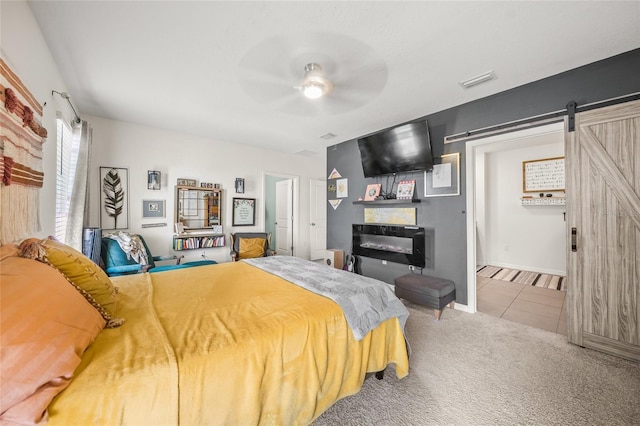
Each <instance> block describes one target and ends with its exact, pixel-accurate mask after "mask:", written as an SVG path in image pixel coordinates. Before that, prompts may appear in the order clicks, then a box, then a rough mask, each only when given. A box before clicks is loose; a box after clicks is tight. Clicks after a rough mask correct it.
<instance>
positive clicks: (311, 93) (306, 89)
mask: <svg viewBox="0 0 640 426" xmlns="http://www.w3.org/2000/svg"><path fill="white" fill-rule="evenodd" d="M324 92H325V86H324V84H322V83H320V82H317V81H305V82H304V83H303V84H302V94H303V95H304V96H305V97H306V98H307V99H318V98H320V97H322V95H324Z"/></svg>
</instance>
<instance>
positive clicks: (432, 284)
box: [394, 274, 456, 320]
mask: <svg viewBox="0 0 640 426" xmlns="http://www.w3.org/2000/svg"><path fill="white" fill-rule="evenodd" d="M394 283H395V286H396V296H398V297H400V298H402V299H405V300H408V301H409V302H413V303H416V304H418V305H424V306H428V307H430V308H433V309H434V310H435V312H434V315H435V317H436V320H440V314H441V313H442V308H444V307H445V306H446V305H447V304H448V305H449V307H450V308H452V309H453V305H454V304H455V299H456V286H455V284H454V283H453V281H451V280H447V279H444V278H437V277H430V276H428V275H418V274H406V275H403V276H401V277H398V278H396V279H395V280H394Z"/></svg>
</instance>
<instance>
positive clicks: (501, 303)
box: [477, 277, 567, 335]
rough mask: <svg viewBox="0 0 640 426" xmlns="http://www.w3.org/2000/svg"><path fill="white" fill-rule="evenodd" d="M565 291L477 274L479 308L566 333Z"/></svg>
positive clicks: (537, 326)
mask: <svg viewBox="0 0 640 426" xmlns="http://www.w3.org/2000/svg"><path fill="white" fill-rule="evenodd" d="M566 294H567V293H566V292H564V291H558V290H550V289H547V288H540V287H532V286H530V285H526V284H518V283H512V282H508V281H502V280H495V279H491V278H487V277H477V300H478V311H480V312H484V313H485V314H489V315H493V316H495V317H498V318H504V319H506V320H509V321H513V322H518V323H521V324H527V325H530V326H532V327H536V328H541V329H543V330H548V331H553V332H555V333H560V334H564V335H566V334H567V311H566V302H565V299H566Z"/></svg>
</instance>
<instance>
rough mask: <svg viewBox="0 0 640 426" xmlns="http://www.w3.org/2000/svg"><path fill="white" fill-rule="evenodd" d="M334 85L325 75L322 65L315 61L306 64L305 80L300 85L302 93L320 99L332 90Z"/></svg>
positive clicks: (310, 97) (307, 96) (309, 97)
mask: <svg viewBox="0 0 640 426" xmlns="http://www.w3.org/2000/svg"><path fill="white" fill-rule="evenodd" d="M332 88H333V85H332V84H331V81H329V80H328V79H327V78H325V76H324V72H323V71H322V67H321V66H320V65H318V64H316V63H314V62H311V63H308V64H307V65H305V66H304V81H303V82H302V85H301V86H300V89H301V90H302V94H303V95H304V96H305V97H306V98H308V99H318V98H320V97H322V96H324V95H326V94H327V93H329V92H330V91H331V89H332Z"/></svg>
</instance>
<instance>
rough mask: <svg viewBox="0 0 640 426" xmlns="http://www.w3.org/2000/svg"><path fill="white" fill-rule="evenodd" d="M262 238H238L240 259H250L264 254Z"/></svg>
mask: <svg viewBox="0 0 640 426" xmlns="http://www.w3.org/2000/svg"><path fill="white" fill-rule="evenodd" d="M264 244H265V240H264V238H240V252H239V253H238V257H239V258H240V259H251V258H253V257H262V256H263V255H264Z"/></svg>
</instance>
